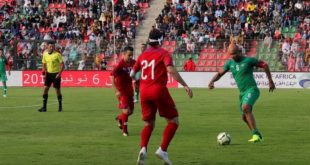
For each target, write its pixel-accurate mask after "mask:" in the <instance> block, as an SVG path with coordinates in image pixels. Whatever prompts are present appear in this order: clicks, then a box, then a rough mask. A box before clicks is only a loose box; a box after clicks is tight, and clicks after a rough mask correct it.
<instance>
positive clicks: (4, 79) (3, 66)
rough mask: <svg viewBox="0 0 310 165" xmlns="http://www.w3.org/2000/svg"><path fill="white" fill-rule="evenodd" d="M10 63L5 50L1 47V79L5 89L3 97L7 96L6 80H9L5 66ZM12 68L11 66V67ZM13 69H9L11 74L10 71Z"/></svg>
mask: <svg viewBox="0 0 310 165" xmlns="http://www.w3.org/2000/svg"><path fill="white" fill-rule="evenodd" d="M6 65H8V60H7V59H6V57H5V55H4V53H3V50H2V49H0V79H1V81H2V86H3V87H2V90H3V93H2V95H3V97H6V92H7V86H6V81H7V80H8V79H7V77H6V73H5V66H6ZM9 68H11V67H9ZM10 70H11V69H9V71H8V73H9V75H10V74H11V72H10Z"/></svg>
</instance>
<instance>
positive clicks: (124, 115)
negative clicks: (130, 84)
mask: <svg viewBox="0 0 310 165" xmlns="http://www.w3.org/2000/svg"><path fill="white" fill-rule="evenodd" d="M129 93H130V92H129ZM118 100H119V105H118V107H119V109H121V114H119V115H118V116H117V117H116V119H117V120H118V122H119V128H120V129H121V130H122V131H123V135H124V136H128V117H129V116H130V115H131V114H132V113H133V110H134V103H133V92H131V94H128V95H127V94H126V95H124V94H121V96H119V97H118Z"/></svg>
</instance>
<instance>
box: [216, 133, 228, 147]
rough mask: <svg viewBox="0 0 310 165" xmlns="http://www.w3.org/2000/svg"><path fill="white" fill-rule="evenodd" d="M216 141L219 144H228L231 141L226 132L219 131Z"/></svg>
mask: <svg viewBox="0 0 310 165" xmlns="http://www.w3.org/2000/svg"><path fill="white" fill-rule="evenodd" d="M216 139H217V142H218V143H219V144H220V145H228V144H230V142H231V137H230V135H229V134H228V133H226V132H221V133H219V134H218V135H217V138H216Z"/></svg>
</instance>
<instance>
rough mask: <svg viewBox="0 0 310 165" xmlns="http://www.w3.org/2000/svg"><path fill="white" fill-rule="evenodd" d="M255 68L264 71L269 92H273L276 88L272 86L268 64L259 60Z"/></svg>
mask: <svg viewBox="0 0 310 165" xmlns="http://www.w3.org/2000/svg"><path fill="white" fill-rule="evenodd" d="M256 67H259V68H262V69H264V71H265V73H266V75H267V78H268V81H269V92H272V91H273V90H275V89H276V86H275V85H274V82H273V80H272V76H271V73H270V69H269V66H268V64H267V63H266V62H264V61H262V60H260V61H258V63H257V64H256Z"/></svg>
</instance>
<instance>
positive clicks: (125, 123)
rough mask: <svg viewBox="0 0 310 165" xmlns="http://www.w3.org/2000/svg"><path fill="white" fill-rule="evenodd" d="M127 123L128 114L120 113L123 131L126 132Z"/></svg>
mask: <svg viewBox="0 0 310 165" xmlns="http://www.w3.org/2000/svg"><path fill="white" fill-rule="evenodd" d="M127 125H128V115H127V114H125V113H122V126H123V132H124V133H128V130H127Z"/></svg>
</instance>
